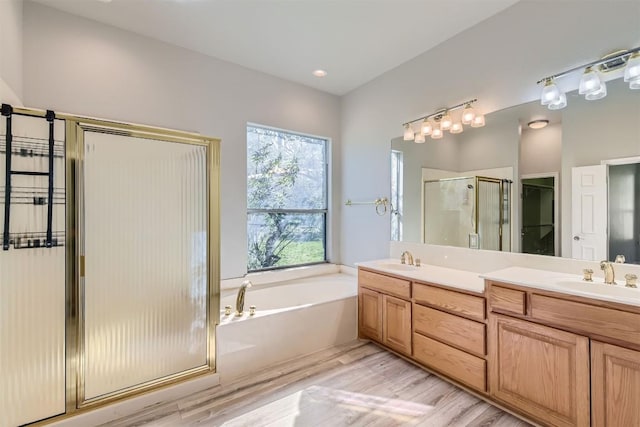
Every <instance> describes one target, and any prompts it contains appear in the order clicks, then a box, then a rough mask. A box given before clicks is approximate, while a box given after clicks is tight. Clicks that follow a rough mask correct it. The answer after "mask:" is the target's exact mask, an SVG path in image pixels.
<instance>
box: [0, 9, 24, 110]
mask: <svg viewBox="0 0 640 427" xmlns="http://www.w3.org/2000/svg"><path fill="white" fill-rule="evenodd" d="M21 98H22V0H0V101H2V102H4V103H7V104H12V105H21V102H20V99H21Z"/></svg>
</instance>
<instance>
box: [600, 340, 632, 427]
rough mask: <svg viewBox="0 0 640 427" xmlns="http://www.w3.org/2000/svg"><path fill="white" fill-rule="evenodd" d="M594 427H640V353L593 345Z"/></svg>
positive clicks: (613, 346)
mask: <svg viewBox="0 0 640 427" xmlns="http://www.w3.org/2000/svg"><path fill="white" fill-rule="evenodd" d="M591 399H592V401H591V402H592V403H591V407H592V415H591V416H592V421H593V424H592V425H593V427H605V426H608V427H614V426H640V352H638V351H635V350H630V349H627V348H623V347H619V346H616V345H611V344H605V343H602V342H599V341H591Z"/></svg>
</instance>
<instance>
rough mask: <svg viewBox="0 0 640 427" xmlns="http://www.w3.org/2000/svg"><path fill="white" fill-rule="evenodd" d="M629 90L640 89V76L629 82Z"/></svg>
mask: <svg viewBox="0 0 640 427" xmlns="http://www.w3.org/2000/svg"><path fill="white" fill-rule="evenodd" d="M629 89H640V76H638V77H636V78H635V79H633V80H630V81H629Z"/></svg>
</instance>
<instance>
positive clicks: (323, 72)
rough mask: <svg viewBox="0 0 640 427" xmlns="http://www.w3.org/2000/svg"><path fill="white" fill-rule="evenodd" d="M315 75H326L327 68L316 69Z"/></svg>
mask: <svg viewBox="0 0 640 427" xmlns="http://www.w3.org/2000/svg"><path fill="white" fill-rule="evenodd" d="M313 75H314V76H316V77H324V76H326V75H327V72H326V71H325V70H315V71H314V72H313Z"/></svg>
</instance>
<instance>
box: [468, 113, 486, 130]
mask: <svg viewBox="0 0 640 427" xmlns="http://www.w3.org/2000/svg"><path fill="white" fill-rule="evenodd" d="M482 126H484V116H483V115H482V114H478V115H477V116H475V117H474V118H473V121H472V122H471V127H472V128H481V127H482Z"/></svg>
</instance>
